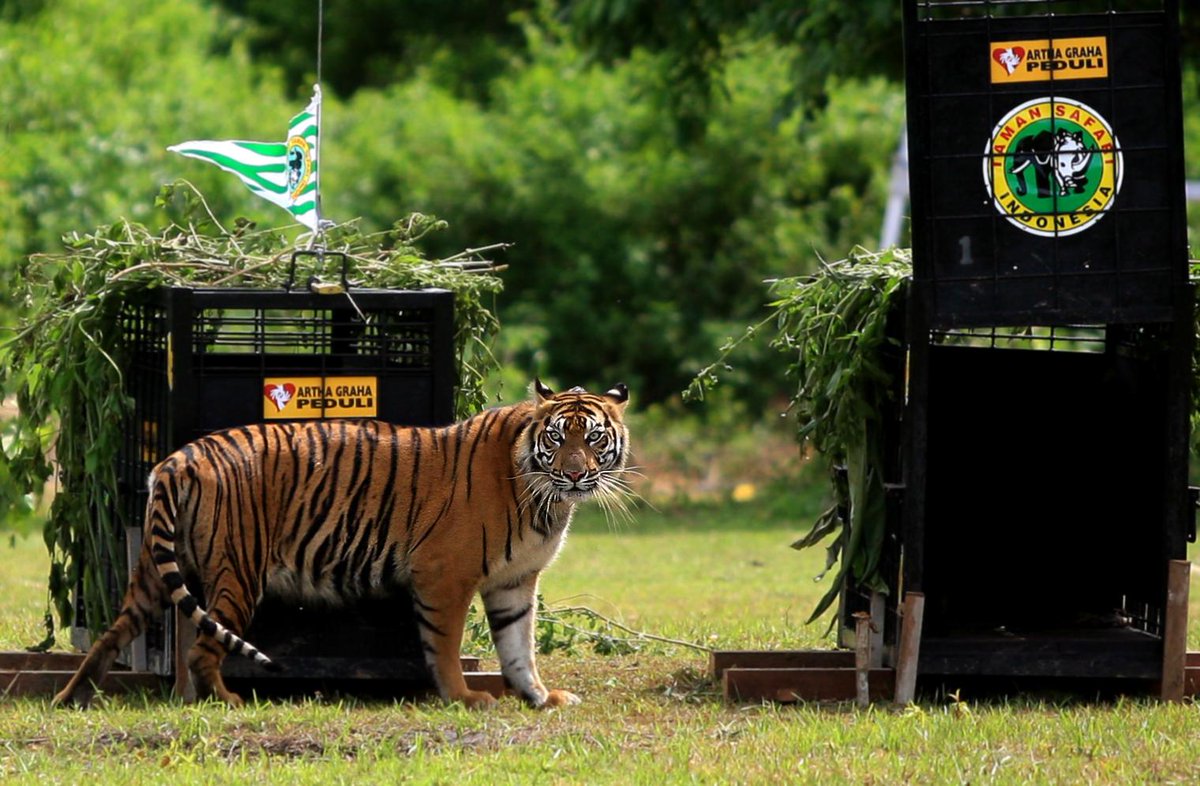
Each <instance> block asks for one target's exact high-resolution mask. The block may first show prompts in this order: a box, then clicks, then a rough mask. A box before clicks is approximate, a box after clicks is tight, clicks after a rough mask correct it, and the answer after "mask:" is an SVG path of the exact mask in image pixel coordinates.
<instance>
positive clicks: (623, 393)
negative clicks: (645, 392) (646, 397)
mask: <svg viewBox="0 0 1200 786" xmlns="http://www.w3.org/2000/svg"><path fill="white" fill-rule="evenodd" d="M604 395H605V396H606V397H607V398H611V399H612V400H613V402H614V403H616V404H618V405H620V407H621V409H624V408H625V405H626V404H628V403H629V388H627V387H625V383H624V382H618V383H617V384H615V385H613V386H612V388H611V389H610V390H607V391H605V393H604Z"/></svg>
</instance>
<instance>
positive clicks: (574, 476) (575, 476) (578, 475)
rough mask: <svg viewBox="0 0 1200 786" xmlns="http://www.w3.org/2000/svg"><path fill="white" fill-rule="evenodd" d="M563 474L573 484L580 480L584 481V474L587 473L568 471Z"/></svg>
mask: <svg viewBox="0 0 1200 786" xmlns="http://www.w3.org/2000/svg"><path fill="white" fill-rule="evenodd" d="M563 474H564V475H566V476H567V480H569V481H571V482H572V483H578V482H579V481H580V480H582V479H583V476H584V474H585V473H583V472H572V471H571V470H567V471H566V472H564V473H563Z"/></svg>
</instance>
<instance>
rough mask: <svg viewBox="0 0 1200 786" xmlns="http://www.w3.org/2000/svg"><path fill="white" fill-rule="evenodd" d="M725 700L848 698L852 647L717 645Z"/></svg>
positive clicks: (1198, 672) (1192, 678)
mask: <svg viewBox="0 0 1200 786" xmlns="http://www.w3.org/2000/svg"><path fill="white" fill-rule="evenodd" d="M709 670H710V673H711V674H712V677H713V679H714V680H716V681H718V682H720V683H721V688H722V693H723V695H724V697H725V699H726V700H728V701H743V702H745V701H773V702H780V703H790V702H798V701H853V700H854V698H855V695H856V691H855V682H854V676H855V673H854V653H853V652H851V651H849V650H782V651H770V652H768V651H748V650H743V651H719V652H713V653H712V654H711V656H710V659H709ZM868 679H869V684H870V693H871V700H872V701H888V700H890V699H891V698H892V696H893V691H894V689H895V679H896V675H895V671H894V670H893V669H886V668H885V669H871V670H870V671H869V672H868ZM1183 695H1184V696H1191V697H1197V696H1200V652H1196V651H1193V652H1188V653H1187V654H1186V656H1185V659H1184V677H1183Z"/></svg>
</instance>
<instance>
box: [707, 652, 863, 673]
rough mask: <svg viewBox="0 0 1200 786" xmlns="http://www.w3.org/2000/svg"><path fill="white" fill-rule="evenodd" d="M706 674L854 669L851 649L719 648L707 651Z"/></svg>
mask: <svg viewBox="0 0 1200 786" xmlns="http://www.w3.org/2000/svg"><path fill="white" fill-rule="evenodd" d="M708 663H709V673H711V674H712V676H713V678H714V679H721V675H722V674H724V673H725V671H726V670H727V669H829V668H853V667H854V651H853V650H769V651H764V650H719V651H714V652H712V653H710V654H709V659H708Z"/></svg>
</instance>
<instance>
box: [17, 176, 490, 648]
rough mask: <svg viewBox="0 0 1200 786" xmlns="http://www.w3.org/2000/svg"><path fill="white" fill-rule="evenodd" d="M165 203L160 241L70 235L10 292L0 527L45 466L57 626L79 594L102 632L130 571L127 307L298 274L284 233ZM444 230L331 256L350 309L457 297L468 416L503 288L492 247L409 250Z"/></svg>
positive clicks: (336, 241)
mask: <svg viewBox="0 0 1200 786" xmlns="http://www.w3.org/2000/svg"><path fill="white" fill-rule="evenodd" d="M159 204H160V206H161V207H164V208H168V209H169V210H174V212H175V213H177V214H181V218H179V219H178V220H177V221H175V222H173V223H171V224H170V225H169V226H168V227H167V228H166V229H164V230H162V231H159V232H152V231H150V230H148V229H147V228H146V227H144V226H142V225H141V224H136V223H132V222H129V221H119V222H117V223H115V224H113V225H111V226H105V227H100V228H98V229H96V230H94V231H93V232H90V233H86V234H80V233H72V234H71V235H68V236H67V237H66V238H65V242H66V250H65V251H64V252H63V253H61V254H56V255H35V256H33V257H31V258H29V259H28V260H27V261H26V262H25V263H24V264H23V266H22V268H21V271H20V276H19V280H18V283H17V284H16V288H17V293H18V297H17V307H18V312H19V314H20V316H21V321H20V324H19V326H18V328H17V329H16V331H15V333H14V334H12V335H10V336H8V337H7V338H6V339H5V340H4V341H3V343H2V344H0V391H2V392H3V394H4V396H5V397H6V398H7V397H9V396H13V397H15V401H16V404H17V411H16V412H15V413H14V416H13V418H12V419H11V420H10V421H9V422H8V423H6V424H5V426H4V428H5V432H4V435H3V436H4V440H3V450H2V451H0V517H7V515H8V512H9V511H17V512H21V511H23V510H25V509H27V508H28V507H29V505H30V501H29V500H30V496H31V495H36V494H39V493H40V492H41V491H42V489H43V485H44V484H45V482H46V481H47V479H48V478H49V477H50V474H51V466H52V462H53V464H54V466H56V467H57V479H58V482H59V483H60V484H61V488H60V490H59V492H58V493H57V494H56V495H55V498H54V502H53V505H52V507H51V509H50V514H49V517H48V519H47V521H46V525H45V530H44V532H45V541H46V546H47V548H48V549H49V550H50V553H51V557H52V568H51V573H50V586H49V590H50V595H51V597H52V599H53V602H54V605H55V606H56V607H57V609H58V612H59V616H60V618H61V619H62V620H63V622H64V623H69V622H70V621H71V620H72V618H73V614H72V611H73V609H72V602H71V590H72V589H73V588H74V587H75V586H76V585H77V583H81V587H82V595H81V598H82V601H83V606H84V612H85V613H84V618H85V621H86V624H88V626H89V627H92V628H99V627H102V626H103V625H105V624H106V623H107V622H108V621H109V618H110V616H111V614H112V611H113V610H112V602H113V600H112V595H111V592H112V589H113V588H112V587H110V586H109V582H110V581H112V579H111V578H110V576H111V575H113V574H110V573H108V572H107V571H109V570H112V569H113V568H116V567H118V566H121V565H123V564H124V553H123V548H122V547H121V544H120V541H119V539H118V538H117V536H116V534H115V533H118V532H120V531H121V527H122V526H125V525H130V524H133V525H136V522H124V521H121V522H117V521H114V520H113V517H114V516H115V515H117V514H116V513H114V512H113V511H114V510H115V508H116V507H117V506H115V505H113V504H112V503H113V500H114V499H116V495H117V494H118V487H117V477H116V465H117V462H116V458H117V455H118V449H119V447H120V445H121V443H122V441H123V439H124V434H123V430H122V429H123V423H124V422H125V419H126V418H125V416H126V413H127V412H128V411H129V407H130V404H131V402H130V401H129V400H128V398H127V396H126V393H125V390H124V385H123V378H122V373H123V371H122V370H123V369H124V368H125V367H126V364H127V360H128V359H127V358H125V357H123V356H122V346H123V342H122V340H121V339H122V337H121V335H120V328H119V322H118V317H119V314H120V311H121V306H122V304H123V303H124V302H125V300H126V299H127V298H128V297H130V296H131V295H133V294H134V293H137V292H141V291H145V290H149V289H154V288H157V287H163V286H172V285H177V286H197V287H199V286H207V287H222V286H223V287H239V288H262V289H278V288H280V287H281V286H283V284H284V283H285V282H286V281H287V280H288V272H289V267H290V266H291V265H292V264H293V260H292V252H293V251H294V250H296V246H294V245H292V244H291V243H290V242H289V241H288V240H287V238H286V237H285V235H284V234H283V233H282V232H279V231H275V230H259V229H257V228H255V226H254V225H253V224H252V223H250V222H246V221H241V220H239V221H237V222H236V223H235V224H234V228H233V229H232V230H230V229H226V228H225V227H224V226H222V225H221V224H220V223H219V222H218V221H217V220H216V219H215V218H214V217H213V216H212V213H211V212H210V211H209V210H208V207H207V205H206V204H205V202H204V200H203V198H202V197H201V196H200V195H199V193H198V192H197V191H196V190H195V189H194V188H192V187H190V185H184V186H182V187H180V186H166V187H164V188H163V191H162V193H161V195H160V197H159ZM442 226H443V222H440V221H437V220H436V219H434V218H432V217H429V216H421V215H413V216H410V217H409V218H407V219H404V220H402V221H397V222H396V223H395V224H394V225H393V227H392V228H391V229H390V230H389V231H386V232H381V233H376V234H363V233H362V232H360V231H359V228H358V225H357V224H356V223H353V222H351V223H348V224H343V225H339V226H336V227H334V228H332V229H331V230H330V231H329V232H328V234H327V236H326V245H327V248H328V250H329V251H337V252H341V253H344V254H345V255H346V258H347V260H348V270H347V272H348V278H349V280H350V282H351V283H352V287H351V289H350V292H349V296H350V299H351V300H353V291H354V287H355V286H361V287H370V288H387V289H416V288H423V287H440V288H443V289H448V290H451V291H453V292H454V293H455V308H454V313H455V321H456V324H455V348H456V362H457V363H458V369H457V372H458V373H457V377H456V379H457V381H458V384H457V386H456V409H457V412H458V414H459V415H460V416H464V415H467V414H469V413H471V412H474V411H476V410H478V409H479V408H480V407H481V406H482V405H483V403H484V401H485V398H486V396H485V393H484V391H483V387H482V383H483V378H484V376H485V374H486V373H487V371H488V370H489V369H490V368H491V367H492V366H493V365H494V360H493V359H492V356H491V352H490V349H489V342H490V340H491V338H492V336H493V335H494V334H495V332H496V330H497V328H498V323H497V321H496V318H495V316H494V315H493V312H492V306H491V303H490V300H491V297H492V296H493V295H494V294H495V293H496V292H497V291H498V290H499V289H500V281H499V279H498V278H496V277H495V276H494V275H492V270H493V265H492V264H491V263H490V262H489V261H487V260H485V259H483V258H482V257H481V256H480V253H481V252H485V251H488V250H495V249H496V248H498V246H490V247H488V248H486V249H477V250H468V251H464V252H462V253H460V254H456V255H454V256H452V257H449V258H446V259H441V260H430V259H426V258H425V257H424V255H423V254H422V253H421V252H420V251H419V250H418V248H417V246H416V243H417V242H418V241H419V240H420V239H421V238H422V237H423V236H424V235H426V234H427V233H430V232H433V231H435V230H437V229H439V228H441V227H442ZM295 264H296V266H297V269H296V272H295V280H296V281H298V282H306V281H309V280H310V279H313V278H315V279H319V280H326V281H336V280H338V277H340V275H341V270H340V269H336V270H325V269H322V260H321V259H319V258H317V257H312V256H304V257H300V259H299V260H298V261H297V262H296V263H295ZM115 575H118V576H120V575H123V573H121V572H120V571H119V570H118V571H117V572H116V573H115ZM118 583H123V582H118Z"/></svg>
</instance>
